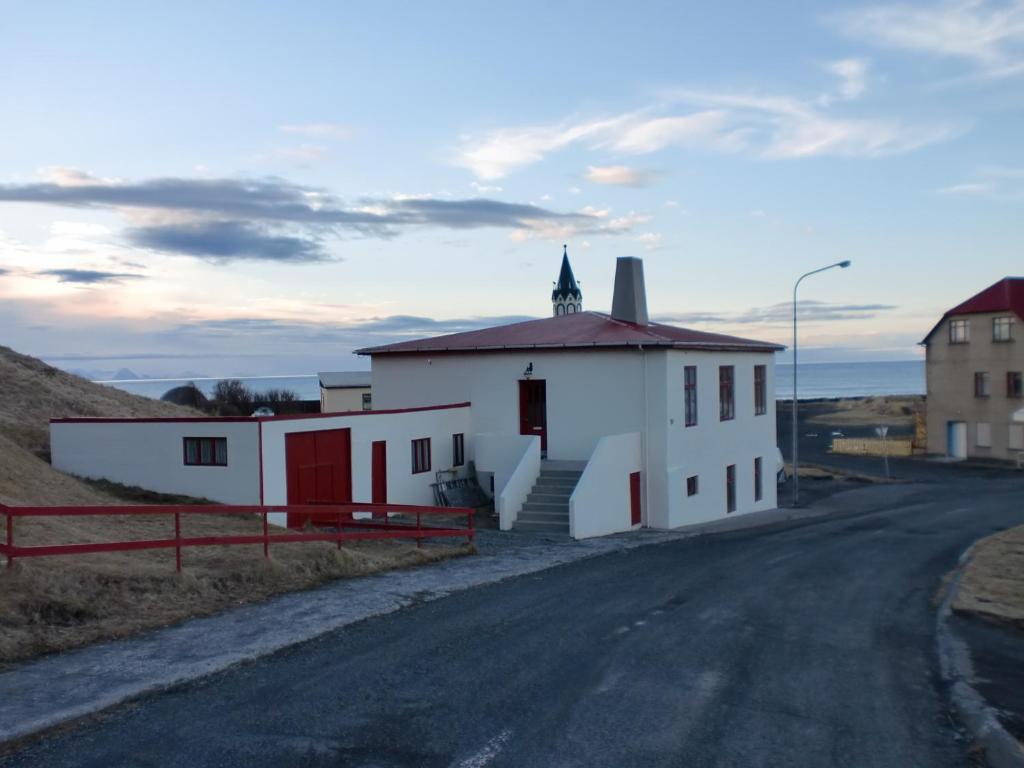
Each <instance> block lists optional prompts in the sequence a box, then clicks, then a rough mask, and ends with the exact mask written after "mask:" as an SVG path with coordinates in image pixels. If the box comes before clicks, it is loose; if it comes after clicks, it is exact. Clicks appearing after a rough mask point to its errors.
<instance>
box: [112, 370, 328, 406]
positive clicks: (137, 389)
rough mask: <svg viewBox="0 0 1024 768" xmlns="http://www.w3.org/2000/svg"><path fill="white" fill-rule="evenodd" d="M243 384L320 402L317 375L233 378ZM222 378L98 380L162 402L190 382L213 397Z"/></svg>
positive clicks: (256, 388)
mask: <svg viewBox="0 0 1024 768" xmlns="http://www.w3.org/2000/svg"><path fill="white" fill-rule="evenodd" d="M225 378H233V379H238V380H239V381H241V382H242V383H243V384H245V386H247V387H248V388H249V389H251V390H252V391H253V392H257V393H258V392H266V391H267V390H268V389H290V390H291V391H292V392H294V393H295V394H297V395H298V396H299V399H300V400H319V399H320V379H319V378H318V377H317V375H316V374H315V373H311V374H308V375H299V376H229V377H225ZM218 381H222V379H218V378H210V379H116V380H111V381H98V382H96V383H97V384H108V385H110V386H112V387H117V388H118V389H123V390H124V391H125V392H131V393H132V394H133V395H142V396H143V397H151V398H153V399H154V400H159V399H160V398H161V397H163V396H164V393H165V392H167V391H168V390H171V389H174V388H175V387H180V386H183V385H185V384H188V383H189V382H192V383H194V384H195V385H196V386H197V387H198V388H199V391H200V392H202V393H203V394H204V395H207V396H209V395H210V394H212V393H213V388H214V387H215V386H217V382H218Z"/></svg>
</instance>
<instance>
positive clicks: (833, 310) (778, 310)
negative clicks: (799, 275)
mask: <svg viewBox="0 0 1024 768" xmlns="http://www.w3.org/2000/svg"><path fill="white" fill-rule="evenodd" d="M893 309H897V307H895V306H894V305H891V304H829V303H827V302H822V301H809V300H805V301H801V302H799V304H798V305H797V316H798V317H799V318H800V319H801V320H805V321H808V322H832V321H836V320H867V319H870V318H873V317H876V316H877V315H878V314H879V313H881V312H889V311H891V310H893ZM657 319H658V320H659V321H660V322H668V323H680V324H683V325H687V324H703V323H715V324H720V325H750V324H765V325H772V324H786V323H789V322H792V319H793V305H792V304H791V303H789V302H782V303H779V304H773V305H771V306H768V307H757V308H754V309H748V310H746V311H744V312H737V313H729V312H684V313H677V314H667V315H661V316H659V317H658V318H657Z"/></svg>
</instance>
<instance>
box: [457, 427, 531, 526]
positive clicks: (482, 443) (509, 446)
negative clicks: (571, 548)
mask: <svg viewBox="0 0 1024 768" xmlns="http://www.w3.org/2000/svg"><path fill="white" fill-rule="evenodd" d="M473 447H474V452H475V453H474V456H475V462H476V468H477V471H478V472H488V473H492V474H493V475H494V509H495V511H496V512H497V513H498V520H499V526H500V527H501V530H503V531H508V530H511V528H512V524H513V523H514V522H515V521H516V517H517V516H518V515H519V511H520V510H521V509H522V508H523V504H524V503H525V502H526V497H527V496H528V495H529V494H530V491H531V490H532V489H533V486H534V484H535V483H536V482H537V476H538V475H539V474H540V438H539V437H537V436H535V435H509V434H501V433H497V432H485V433H481V434H477V435H473Z"/></svg>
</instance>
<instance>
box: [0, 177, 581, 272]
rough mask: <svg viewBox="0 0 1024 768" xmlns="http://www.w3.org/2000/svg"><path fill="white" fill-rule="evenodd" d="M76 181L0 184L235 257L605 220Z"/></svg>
mask: <svg viewBox="0 0 1024 768" xmlns="http://www.w3.org/2000/svg"><path fill="white" fill-rule="evenodd" d="M67 178H71V179H73V183H71V184H65V183H61V182H54V181H46V182H39V183H31V184H6V185H0V202H23V203H41V204H49V205H57V206H63V207H72V208H107V209H115V210H118V211H120V212H122V213H123V214H125V215H126V216H128V217H129V218H130V219H132V220H133V221H138V220H140V219H141V220H143V223H142V224H140V225H137V226H133V227H132V228H130V229H129V230H128V232H127V235H128V238H129V239H130V240H132V241H133V242H135V243H136V244H142V245H145V246H146V247H150V248H158V249H161V250H166V251H168V252H171V253H179V254H183V255H187V256H198V257H201V258H213V259H216V260H219V261H227V260H231V259H236V258H254V259H263V260H266V259H272V260H277V261H293V262H298V261H316V260H320V259H323V258H327V252H326V250H325V249H324V248H323V247H322V241H323V239H324V238H325V237H326V236H327V235H335V236H338V235H341V234H346V233H347V234H352V235H358V236H364V237H378V238H389V237H394V236H396V235H398V234H400V233H401V232H403V231H406V230H409V229H413V228H420V227H441V228H447V229H459V230H462V229H474V228H480V227H498V228H509V229H526V230H530V229H534V228H538V227H540V228H549V227H550V226H551V225H552V224H555V223H557V224H559V225H561V226H563V227H569V228H572V229H573V230H575V231H587V230H588V228H590V227H597V226H598V225H599V224H600V222H597V221H595V220H593V218H592V217H589V216H588V215H587V214H585V213H578V212H576V213H560V212H557V211H552V210H550V209H547V208H543V207H540V206H536V205H529V204H523V203H510V202H502V201H498V200H490V199H487V198H471V199H464V200H450V199H445V200H438V199H432V198H429V197H426V196H394V197H391V198H363V199H360V200H357V201H355V203H354V204H351V205H345V204H343V203H342V202H341V201H340V200H338V199H337V198H336V197H334V196H333V195H331V194H330V193H328V192H327V191H325V190H323V189H319V188H313V187H306V186H301V185H298V184H293V183H290V182H288V181H285V180H283V179H280V178H275V177H271V178H261V179H237V178H220V179H207V178H201V179H194V178H192V179H190V178H158V179H148V180H142V181H135V182H129V181H122V180H110V179H98V178H95V177H92V176H88V175H86V174H83V173H81V172H76V173H73V174H70V175H67Z"/></svg>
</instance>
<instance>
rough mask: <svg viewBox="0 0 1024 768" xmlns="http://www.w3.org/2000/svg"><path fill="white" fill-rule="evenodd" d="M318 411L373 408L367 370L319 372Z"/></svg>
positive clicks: (342, 411) (338, 411)
mask: <svg viewBox="0 0 1024 768" xmlns="http://www.w3.org/2000/svg"><path fill="white" fill-rule="evenodd" d="M317 376H319V377H320V413H345V412H348V411H369V410H373V401H372V398H371V395H370V372H369V371H338V372H336V373H319V374H317Z"/></svg>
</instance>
